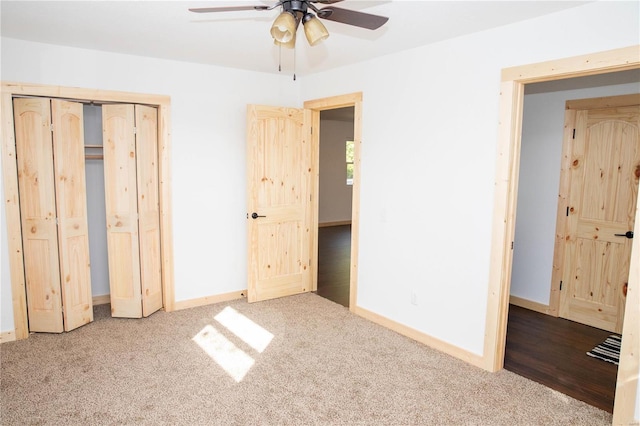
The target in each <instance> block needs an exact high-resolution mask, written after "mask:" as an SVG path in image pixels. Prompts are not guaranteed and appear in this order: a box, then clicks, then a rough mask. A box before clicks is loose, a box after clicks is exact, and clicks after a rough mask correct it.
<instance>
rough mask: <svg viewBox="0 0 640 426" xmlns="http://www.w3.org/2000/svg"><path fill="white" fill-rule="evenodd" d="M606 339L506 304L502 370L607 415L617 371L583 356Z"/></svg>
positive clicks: (605, 333) (596, 331)
mask: <svg viewBox="0 0 640 426" xmlns="http://www.w3.org/2000/svg"><path fill="white" fill-rule="evenodd" d="M611 334H613V333H611V332H608V331H605V330H600V329H597V328H593V327H589V326H586V325H582V324H578V323H576V322H573V321H569V320H565V319H563V318H556V317H552V316H549V315H545V314H541V313H538V312H534V311H531V310H528V309H524V308H521V307H518V306H514V305H510V306H509V322H508V325H507V346H506V353H505V360H504V368H505V369H507V370H509V371H512V372H514V373H516V374H518V375H520V376H523V377H526V378H528V379H531V380H533V381H536V382H538V383H541V384H543V385H545V386H547V387H550V388H552V389H555V390H557V391H559V392H562V393H564V394H565V395H569V396H571V397H573V398H575V399H579V400H581V401H584V402H586V403H587V404H590V405H593V406H595V407H598V408H600V409H602V410H605V411H608V412H610V413H611V412H613V399H614V395H615V389H616V376H617V372H618V366H617V365H615V364H612V363H609V362H605V361H601V360H599V359H596V358H592V357H590V356H587V355H586V352H588V351H589V350H591V349H593V347H594V346H596V345H598V344H599V343H601V342H603V341H604V340H605V339H606V338H607V337H608V336H609V335H611Z"/></svg>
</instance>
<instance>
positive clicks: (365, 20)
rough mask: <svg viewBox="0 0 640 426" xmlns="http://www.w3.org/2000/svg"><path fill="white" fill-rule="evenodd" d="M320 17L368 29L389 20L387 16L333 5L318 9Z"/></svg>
mask: <svg viewBox="0 0 640 426" xmlns="http://www.w3.org/2000/svg"><path fill="white" fill-rule="evenodd" d="M318 17H319V18H322V19H326V20H328V21H334V22H340V23H342V24H347V25H353V26H356V27H360V28H366V29H368V30H375V29H378V28H380V27H381V26H383V25H384V24H385V23H386V22H387V21H388V20H389V18H387V17H386V16H379V15H372V14H370V13H364V12H357V11H355V10H349V9H341V8H339V7H333V6H331V7H325V8H322V9H320V10H319V11H318Z"/></svg>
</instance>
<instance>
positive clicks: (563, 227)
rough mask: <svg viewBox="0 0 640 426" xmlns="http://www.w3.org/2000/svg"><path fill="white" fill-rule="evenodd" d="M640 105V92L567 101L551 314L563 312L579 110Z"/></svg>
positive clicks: (550, 301)
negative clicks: (563, 287) (570, 199)
mask: <svg viewBox="0 0 640 426" xmlns="http://www.w3.org/2000/svg"><path fill="white" fill-rule="evenodd" d="M633 105H640V93H637V94H631V95H618V96H604V97H598V98H588V99H575V100H573V99H572V100H568V101H566V102H565V114H564V134H563V142H562V155H561V158H562V160H561V166H560V186H559V191H558V208H557V214H556V233H555V244H554V250H553V269H552V271H551V287H550V291H549V309H548V311H547V313H548V314H549V315H552V316H555V317H559V316H560V300H561V297H562V293H561V292H560V281H562V278H563V275H564V274H563V271H564V260H565V247H566V240H565V237H566V235H567V220H566V219H567V213H566V208H567V202H568V200H569V194H570V189H571V169H572V167H571V152H572V150H573V140H574V139H573V126H574V125H575V120H576V111H578V110H587V109H601V108H615V107H623V106H633Z"/></svg>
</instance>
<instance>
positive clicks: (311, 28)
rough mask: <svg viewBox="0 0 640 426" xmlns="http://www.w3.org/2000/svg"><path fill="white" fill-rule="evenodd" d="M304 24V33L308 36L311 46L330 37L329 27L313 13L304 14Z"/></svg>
mask: <svg viewBox="0 0 640 426" xmlns="http://www.w3.org/2000/svg"><path fill="white" fill-rule="evenodd" d="M302 24H303V25H304V35H305V36H307V41H308V42H309V44H310V45H311V46H315V45H316V44H318V43H320V42H321V41H322V40H324V39H326V38H327V37H329V31H327V28H326V27H325V26H324V25H323V24H322V22H320V20H319V19H318V18H316V17H315V16H314V15H313V14H312V13H307V14H306V15H304V18H302Z"/></svg>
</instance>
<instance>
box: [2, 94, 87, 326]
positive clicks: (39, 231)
mask: <svg viewBox="0 0 640 426" xmlns="http://www.w3.org/2000/svg"><path fill="white" fill-rule="evenodd" d="M13 104H14V124H15V133H16V154H17V165H18V187H19V193H20V214H21V221H22V240H23V256H24V267H25V278H26V293H27V311H28V316H29V330H30V331H36V332H54V333H60V332H62V331H65V330H66V331H69V330H72V329H74V328H77V327H79V326H81V325H84V324H86V323H88V322H91V321H93V310H92V304H91V278H90V277H91V275H90V269H89V268H90V264H89V239H88V233H87V216H86V193H85V190H84V188H85V176H84V152H83V147H84V140H83V138H84V134H83V124H82V105H81V104H75V103H72V102H64V101H57V100H54V101H51V100H50V99H44V98H29V99H22V98H18V99H14V102H13ZM52 112H53V114H52ZM63 306H64V309H63ZM63 312H64V314H63Z"/></svg>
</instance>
